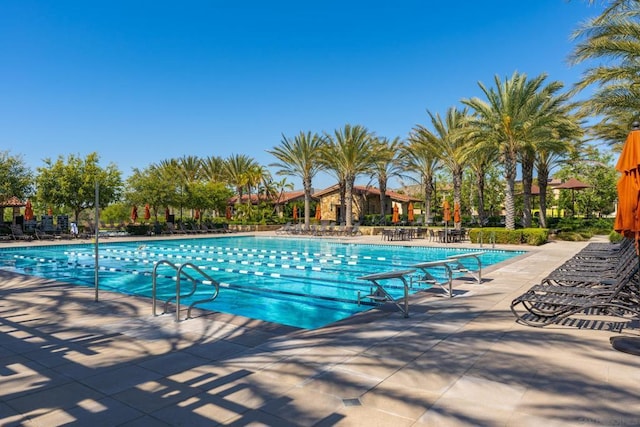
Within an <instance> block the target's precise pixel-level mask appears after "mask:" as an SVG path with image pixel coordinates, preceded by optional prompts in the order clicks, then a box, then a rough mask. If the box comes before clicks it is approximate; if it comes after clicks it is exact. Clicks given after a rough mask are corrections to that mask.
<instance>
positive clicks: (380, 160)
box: [372, 137, 403, 224]
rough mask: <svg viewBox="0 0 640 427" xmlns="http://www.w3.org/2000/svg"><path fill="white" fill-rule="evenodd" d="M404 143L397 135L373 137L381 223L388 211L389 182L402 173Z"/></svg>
mask: <svg viewBox="0 0 640 427" xmlns="http://www.w3.org/2000/svg"><path fill="white" fill-rule="evenodd" d="M402 146H403V144H402V141H401V140H400V138H398V137H396V138H394V139H393V140H391V141H389V140H388V139H387V138H372V148H373V154H374V159H373V161H374V162H373V170H372V175H373V177H374V178H376V179H377V180H378V188H379V189H380V223H381V224H383V223H384V219H385V214H386V213H387V199H388V197H387V182H388V181H389V179H390V178H393V177H399V176H401V175H402V172H403V168H402V164H401V163H400V158H399V156H400V155H401V153H402V151H401V148H402Z"/></svg>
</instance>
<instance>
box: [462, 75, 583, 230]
mask: <svg viewBox="0 0 640 427" xmlns="http://www.w3.org/2000/svg"><path fill="white" fill-rule="evenodd" d="M545 80H546V75H545V74H541V75H540V76H538V77H536V78H534V79H531V80H529V79H527V76H526V75H525V74H519V73H517V72H516V73H514V74H513V75H512V76H511V77H510V78H508V79H505V81H504V82H501V81H500V79H499V77H498V76H496V77H495V88H487V87H486V86H484V85H483V84H482V83H479V86H480V88H481V90H482V91H483V93H484V95H485V97H486V101H484V100H481V99H480V98H471V99H465V100H462V102H463V103H464V104H465V105H467V106H469V107H470V108H471V109H472V110H473V111H474V114H473V116H471V117H470V119H469V128H468V132H469V134H470V137H471V138H472V139H474V140H475V141H480V143H481V144H491V145H495V148H496V149H497V150H498V153H499V159H500V162H501V163H502V166H503V168H504V175H505V185H506V188H505V210H506V218H505V223H506V228H507V229H510V230H513V229H515V181H516V172H517V165H518V159H519V155H520V153H521V152H523V151H527V150H529V149H530V148H529V147H530V146H531V145H532V144H535V143H537V142H539V141H545V140H546V141H555V140H557V138H558V137H557V135H555V133H557V129H558V128H559V127H562V126H569V125H570V123H569V122H571V119H570V118H568V117H567V116H565V115H563V114H560V113H559V110H558V104H559V103H561V102H563V101H564V96H556V93H557V92H558V91H559V90H560V89H561V88H562V84H561V83H560V82H551V83H549V84H547V85H545ZM554 106H555V107H554ZM530 184H531V183H530V182H529V184H528V190H527V189H525V194H526V193H527V192H528V194H529V195H530V194H531V185H530Z"/></svg>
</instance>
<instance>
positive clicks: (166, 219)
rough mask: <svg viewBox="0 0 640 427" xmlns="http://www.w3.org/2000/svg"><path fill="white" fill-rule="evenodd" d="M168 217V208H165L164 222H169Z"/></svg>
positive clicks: (169, 213)
mask: <svg viewBox="0 0 640 427" xmlns="http://www.w3.org/2000/svg"><path fill="white" fill-rule="evenodd" d="M169 215H171V212H169V207H167V208H166V209H165V210H164V220H165V221H167V222H169Z"/></svg>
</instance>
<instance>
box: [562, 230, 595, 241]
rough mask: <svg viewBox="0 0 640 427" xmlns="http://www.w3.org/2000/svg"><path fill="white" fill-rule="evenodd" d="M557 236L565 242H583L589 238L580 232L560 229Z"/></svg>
mask: <svg viewBox="0 0 640 427" xmlns="http://www.w3.org/2000/svg"><path fill="white" fill-rule="evenodd" d="M557 238H558V239H559V240H565V241H567V242H584V241H585V240H589V238H586V239H585V238H584V237H583V236H582V235H581V234H580V233H577V232H575V231H561V232H560V233H558V236H557Z"/></svg>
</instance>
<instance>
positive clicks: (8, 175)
mask: <svg viewBox="0 0 640 427" xmlns="http://www.w3.org/2000/svg"><path fill="white" fill-rule="evenodd" d="M31 194H33V173H32V172H31V170H30V169H29V168H28V167H27V166H26V165H25V164H24V161H23V160H22V157H21V156H12V155H11V154H10V153H9V151H0V201H2V200H6V199H8V198H10V197H12V196H16V197H17V198H19V199H25V198H26V197H29V196H31ZM2 218H4V208H0V220H1V219H2Z"/></svg>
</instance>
